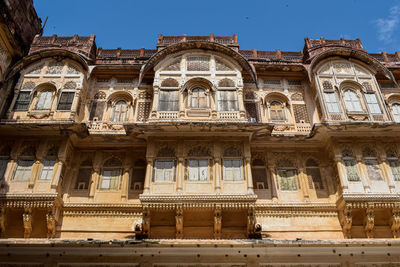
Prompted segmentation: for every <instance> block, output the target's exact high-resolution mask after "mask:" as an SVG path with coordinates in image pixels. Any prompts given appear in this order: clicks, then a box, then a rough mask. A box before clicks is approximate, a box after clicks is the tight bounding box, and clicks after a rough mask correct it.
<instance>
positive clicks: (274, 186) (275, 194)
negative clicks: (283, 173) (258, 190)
mask: <svg viewBox="0 0 400 267" xmlns="http://www.w3.org/2000/svg"><path fill="white" fill-rule="evenodd" d="M268 171H269V176H270V177H271V197H272V201H274V202H276V201H278V187H277V184H276V183H277V180H276V177H275V173H274V166H273V165H268Z"/></svg>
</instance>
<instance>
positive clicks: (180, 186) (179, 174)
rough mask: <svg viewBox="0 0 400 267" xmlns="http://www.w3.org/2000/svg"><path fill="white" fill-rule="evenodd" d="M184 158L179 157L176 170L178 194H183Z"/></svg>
mask: <svg viewBox="0 0 400 267" xmlns="http://www.w3.org/2000/svg"><path fill="white" fill-rule="evenodd" d="M184 171H185V168H184V159H183V158H181V157H180V158H178V166H177V170H176V192H177V193H178V194H182V192H183V180H184V179H183V177H184V175H185V174H184Z"/></svg>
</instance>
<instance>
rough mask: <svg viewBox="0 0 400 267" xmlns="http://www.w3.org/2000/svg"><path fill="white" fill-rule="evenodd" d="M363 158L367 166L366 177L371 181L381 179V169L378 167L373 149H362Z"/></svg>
mask: <svg viewBox="0 0 400 267" xmlns="http://www.w3.org/2000/svg"><path fill="white" fill-rule="evenodd" d="M363 158H364V163H365V166H366V168H367V174H368V178H369V179H370V180H373V181H380V180H382V174H381V169H380V168H379V163H378V160H377V158H376V153H375V151H373V150H371V149H370V148H365V149H364V150H363Z"/></svg>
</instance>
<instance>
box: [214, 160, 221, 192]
mask: <svg viewBox="0 0 400 267" xmlns="http://www.w3.org/2000/svg"><path fill="white" fill-rule="evenodd" d="M214 166H215V167H214V178H215V192H216V193H217V194H220V193H221V158H220V157H215V158H214Z"/></svg>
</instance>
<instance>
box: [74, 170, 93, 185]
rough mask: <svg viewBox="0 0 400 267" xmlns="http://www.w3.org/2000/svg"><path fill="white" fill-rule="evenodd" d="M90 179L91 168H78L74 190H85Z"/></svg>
mask: <svg viewBox="0 0 400 267" xmlns="http://www.w3.org/2000/svg"><path fill="white" fill-rule="evenodd" d="M91 177H92V168H80V169H79V172H78V178H77V179H76V184H75V189H78V190H87V189H89V183H90V180H91Z"/></svg>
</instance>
